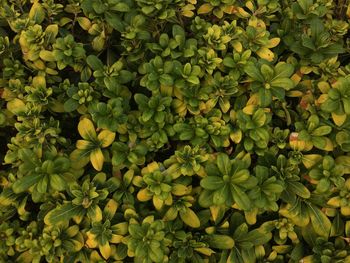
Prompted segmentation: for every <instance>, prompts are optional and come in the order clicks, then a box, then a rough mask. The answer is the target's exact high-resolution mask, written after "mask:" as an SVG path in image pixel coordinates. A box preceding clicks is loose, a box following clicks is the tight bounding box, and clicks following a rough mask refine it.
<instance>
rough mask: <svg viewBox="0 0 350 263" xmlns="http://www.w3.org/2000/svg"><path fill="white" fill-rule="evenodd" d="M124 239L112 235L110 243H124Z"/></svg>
mask: <svg viewBox="0 0 350 263" xmlns="http://www.w3.org/2000/svg"><path fill="white" fill-rule="evenodd" d="M123 238H124V237H123V236H121V235H115V234H112V238H111V240H110V242H111V243H113V244H118V243H121V242H122V240H123Z"/></svg>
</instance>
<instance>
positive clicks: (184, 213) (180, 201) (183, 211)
mask: <svg viewBox="0 0 350 263" xmlns="http://www.w3.org/2000/svg"><path fill="white" fill-rule="evenodd" d="M194 201H195V199H194V198H193V197H192V196H189V195H186V196H181V197H178V198H175V200H174V201H173V203H172V204H171V206H170V207H169V209H168V210H167V211H166V213H165V214H164V218H163V219H164V220H165V221H173V220H176V218H177V217H178V216H179V217H180V219H181V220H182V221H183V222H184V223H185V224H186V225H188V226H190V227H193V228H198V227H200V224H201V223H200V220H199V218H198V216H197V215H196V213H195V212H194V211H193V210H192V209H191V208H190V207H191V206H192V204H193V203H194Z"/></svg>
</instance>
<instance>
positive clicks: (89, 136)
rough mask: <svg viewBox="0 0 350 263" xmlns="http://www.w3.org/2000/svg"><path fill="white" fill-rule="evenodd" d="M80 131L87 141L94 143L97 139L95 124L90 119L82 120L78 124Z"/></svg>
mask: <svg viewBox="0 0 350 263" xmlns="http://www.w3.org/2000/svg"><path fill="white" fill-rule="evenodd" d="M78 131H79V134H80V136H81V137H83V138H84V139H85V140H88V141H92V140H94V139H96V131H95V127H94V124H93V123H92V121H91V120H89V119H88V118H84V119H82V120H81V121H80V122H79V124H78Z"/></svg>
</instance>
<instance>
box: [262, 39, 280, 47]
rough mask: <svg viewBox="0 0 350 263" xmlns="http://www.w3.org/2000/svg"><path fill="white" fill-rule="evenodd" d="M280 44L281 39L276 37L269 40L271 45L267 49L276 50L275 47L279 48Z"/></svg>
mask: <svg viewBox="0 0 350 263" xmlns="http://www.w3.org/2000/svg"><path fill="white" fill-rule="evenodd" d="M280 42H281V39H280V38H279V37H274V38H271V39H269V43H268V44H267V45H266V46H265V47H267V48H274V47H277V46H278V44H279V43H280Z"/></svg>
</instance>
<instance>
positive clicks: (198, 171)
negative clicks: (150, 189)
mask: <svg viewBox="0 0 350 263" xmlns="http://www.w3.org/2000/svg"><path fill="white" fill-rule="evenodd" d="M208 159H209V154H207V153H206V151H205V150H204V149H202V148H200V147H199V146H194V147H191V146H189V145H185V146H184V147H183V148H182V149H180V150H177V151H175V154H174V155H172V156H170V158H169V159H167V160H165V161H164V165H165V166H166V167H168V168H167V170H168V171H169V173H175V174H178V175H185V176H193V175H199V176H204V175H205V170H204V164H205V162H206V161H207V160H208Z"/></svg>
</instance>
